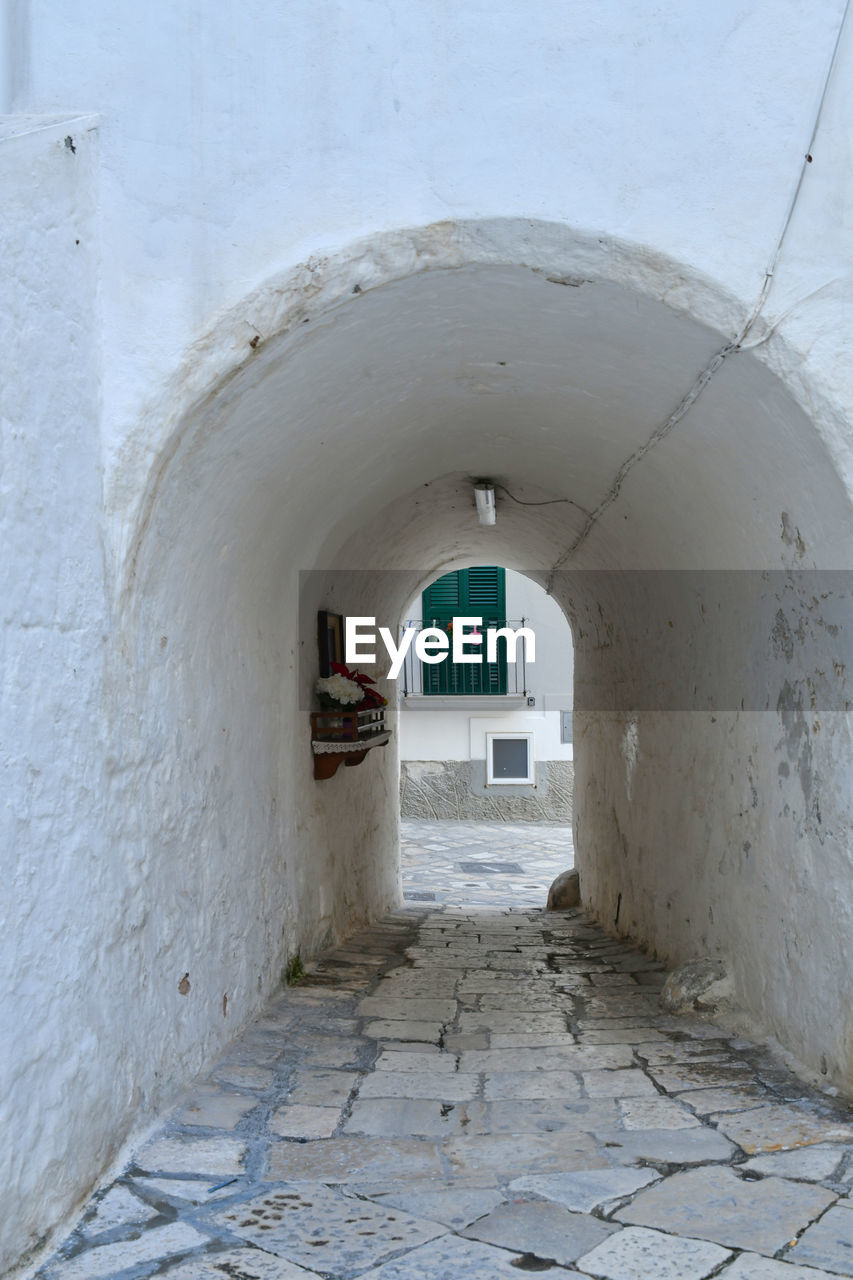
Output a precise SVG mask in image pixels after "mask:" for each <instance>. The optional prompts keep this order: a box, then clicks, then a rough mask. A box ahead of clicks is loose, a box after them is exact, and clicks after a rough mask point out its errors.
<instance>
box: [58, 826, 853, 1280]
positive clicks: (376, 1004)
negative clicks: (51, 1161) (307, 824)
mask: <svg viewBox="0 0 853 1280" xmlns="http://www.w3.org/2000/svg"><path fill="white" fill-rule="evenodd" d="M567 835H568V833H567V832H566V831H565V829H554V828H551V829H548V828H542V827H536V828H521V827H505V828H499V827H488V826H483V825H481V824H480V825H478V824H473V823H470V824H469V823H466V824H457V825H455V826H451V825H450V824H446V823H436V824H415V823H409V824H406V830H405V841H404V848H403V862H404V886H405V893H406V895H407V900H406V904H405V907H404V909H402V910H400V911H398V912H395V913H394V914H392V915H391V916H389V917H388V918H387V919H385V920H383V921H382V922H381V923H380V924H378V925H376V926H375V927H374V928H371V929H367V930H364V931H362V932H361V933H359V934H358V935H357V936H355V937H352V938H350V939H349V941H348V942H347V943H346V945H345V946H341V947H339V948H337V949H336V950H334V951H331V952H329V953H328V954H326V955H325V956H324V957H323V958H321V959H320V960H319V961H318V962H317V963H316V964H314V965H312V966H310V973H309V975H308V978H307V981H305V982H304V983H302V984H300V985H298V986H294V987H291V988H290V989H288V990H287V991H286V993H285V994H283V995H282V996H281V998H280V999H278V1000H276V1001H275V1002H274V1003H273V1004H272V1005H270V1006H269V1008H268V1009H267V1011H266V1013H265V1015H264V1016H263V1017H262V1018H260V1019H259V1020H257V1021H256V1022H254V1023H253V1024H252V1025H251V1026H250V1027H249V1028H248V1029H247V1031H246V1032H245V1033H244V1034H243V1035H242V1036H240V1037H239V1038H238V1039H237V1040H235V1041H234V1042H233V1044H232V1045H231V1046H230V1049H229V1051H228V1053H227V1054H226V1055H225V1057H224V1058H223V1059H222V1060H221V1061H220V1062H219V1064H218V1065H217V1066H216V1067H215V1069H214V1070H213V1071H212V1072H211V1073H210V1076H209V1077H208V1078H207V1079H206V1080H204V1081H202V1082H199V1083H197V1084H196V1085H195V1086H194V1088H193V1089H192V1090H191V1092H190V1093H189V1094H188V1095H187V1097H186V1100H185V1102H184V1103H183V1105H182V1106H181V1107H179V1108H178V1109H177V1110H176V1111H175V1112H174V1113H173V1114H172V1115H171V1116H170V1117H169V1118H168V1119H167V1121H166V1122H165V1123H164V1125H163V1126H162V1128H161V1130H160V1131H159V1132H158V1133H157V1134H156V1135H155V1136H154V1137H153V1138H152V1139H151V1140H150V1141H149V1142H148V1143H147V1144H146V1145H144V1146H143V1147H142V1148H141V1149H140V1150H139V1151H138V1152H137V1153H136V1155H135V1157H134V1159H133V1162H132V1163H131V1164H130V1165H129V1167H128V1168H127V1170H126V1171H125V1172H124V1173H123V1175H122V1176H121V1177H120V1178H119V1179H118V1180H117V1181H116V1182H115V1183H114V1184H113V1185H112V1186H110V1187H109V1188H107V1189H106V1190H105V1191H102V1192H101V1193H99V1194H98V1195H97V1196H95V1197H94V1198H93V1200H92V1201H91V1203H90V1205H89V1207H88V1209H87V1211H86V1213H85V1215H84V1216H83V1217H82V1219H81V1221H80V1223H79V1225H78V1227H77V1229H76V1230H75V1231H74V1233H73V1234H72V1235H71V1236H70V1237H69V1238H68V1239H67V1241H66V1242H65V1244H64V1246H63V1248H62V1250H60V1252H59V1253H58V1254H56V1255H55V1256H54V1258H53V1259H51V1261H50V1262H49V1264H47V1265H46V1266H44V1267H43V1268H42V1269H41V1270H40V1271H39V1272H38V1276H39V1277H41V1278H43V1280H104V1278H106V1277H113V1276H115V1277H118V1276H120V1277H122V1280H141V1278H142V1277H150V1276H155V1275H156V1276H161V1275H162V1276H165V1277H167V1280H297V1278H299V1277H301V1278H302V1280H307V1278H308V1277H311V1276H324V1277H330V1278H334V1280H348V1278H349V1277H359V1278H363V1280H451V1278H452V1280H475V1278H476V1280H503V1278H504V1277H506V1278H507V1280H509V1278H510V1277H514V1276H517V1275H518V1274H519V1273H520V1272H521V1273H523V1272H525V1271H536V1272H543V1273H545V1274H547V1275H553V1276H554V1277H555V1280H556V1277H558V1276H563V1275H566V1274H573V1275H577V1274H581V1275H584V1276H592V1277H603V1278H606V1280H646V1278H649V1280H700V1278H701V1277H707V1276H722V1277H725V1280H818V1278H819V1277H820V1276H826V1275H831V1276H838V1275H842V1276H850V1275H853V1196H851V1188H853V1123H851V1115H850V1112H849V1111H848V1110H847V1109H846V1108H845V1107H842V1106H841V1105H840V1104H838V1103H837V1102H834V1101H833V1099H831V1098H829V1097H827V1096H826V1095H824V1094H822V1093H819V1092H816V1091H814V1090H811V1089H810V1088H808V1087H807V1086H805V1085H804V1084H802V1083H801V1082H800V1081H799V1080H798V1079H797V1078H796V1077H794V1076H792V1075H791V1074H790V1073H789V1072H788V1071H786V1070H785V1068H784V1067H783V1066H782V1065H781V1063H780V1061H779V1060H778V1059H777V1058H775V1057H774V1056H773V1055H772V1054H771V1053H770V1052H769V1051H768V1050H767V1049H765V1048H762V1047H761V1046H759V1045H756V1044H752V1043H750V1042H748V1041H746V1040H743V1039H736V1038H732V1037H731V1036H729V1035H726V1034H724V1033H723V1032H722V1031H721V1030H720V1029H718V1028H717V1027H715V1026H713V1025H710V1024H709V1023H706V1022H703V1021H699V1020H696V1019H689V1020H688V1019H685V1018H674V1017H671V1016H667V1015H665V1014H663V1013H662V1011H661V1009H660V1006H659V1002H658V992H659V989H660V986H661V984H662V982H663V978H664V974H663V972H662V970H661V968H660V966H659V965H657V964H655V963H654V962H653V961H651V960H649V959H647V958H646V957H644V956H643V955H641V954H640V953H639V952H637V951H636V950H634V949H632V948H631V947H630V946H627V945H625V944H624V943H622V942H620V941H617V940H614V939H613V938H609V937H607V936H606V935H605V934H604V933H603V932H602V931H601V930H600V929H599V928H597V927H596V926H594V925H593V924H591V923H590V922H589V921H588V920H587V919H586V918H585V917H584V916H583V914H582V913H580V912H568V913H562V914H548V913H546V912H544V911H543V910H542V909H541V904H542V903H543V902H544V897H545V888H546V886H547V883H548V880H549V879H550V878H551V877H552V876H553V875H554V874H556V873H557V872H558V871H560V870H562V869H563V868H564V867H565V865H566V861H567V859H566V852H565V850H566V838H567ZM430 894H434V895H435V896H434V898H430V897H429V896H428V895H430Z"/></svg>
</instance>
